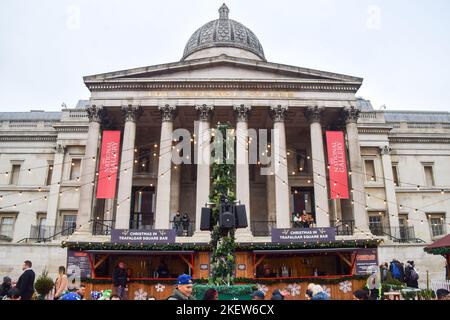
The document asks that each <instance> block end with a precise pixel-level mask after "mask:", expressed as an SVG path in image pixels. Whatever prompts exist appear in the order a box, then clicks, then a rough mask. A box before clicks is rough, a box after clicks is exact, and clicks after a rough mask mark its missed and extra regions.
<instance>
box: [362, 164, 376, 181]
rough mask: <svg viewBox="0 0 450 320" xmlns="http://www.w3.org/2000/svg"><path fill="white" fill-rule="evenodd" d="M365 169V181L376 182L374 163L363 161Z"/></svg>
mask: <svg viewBox="0 0 450 320" xmlns="http://www.w3.org/2000/svg"><path fill="white" fill-rule="evenodd" d="M364 164H365V167H366V181H377V177H376V176H375V163H374V161H373V160H365V161H364Z"/></svg>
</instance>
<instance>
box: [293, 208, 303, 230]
mask: <svg viewBox="0 0 450 320" xmlns="http://www.w3.org/2000/svg"><path fill="white" fill-rule="evenodd" d="M292 221H293V222H294V228H295V229H300V228H302V227H303V225H302V217H301V216H300V213H298V212H297V213H296V214H294V217H293V219H292Z"/></svg>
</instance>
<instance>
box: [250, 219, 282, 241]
mask: <svg viewBox="0 0 450 320" xmlns="http://www.w3.org/2000/svg"><path fill="white" fill-rule="evenodd" d="M276 226H277V222H276V221H275V220H253V221H251V224H250V228H251V230H252V233H253V236H255V237H267V236H270V235H271V234H272V228H275V227H276Z"/></svg>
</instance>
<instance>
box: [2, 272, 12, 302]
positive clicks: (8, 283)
mask: <svg viewBox="0 0 450 320" xmlns="http://www.w3.org/2000/svg"><path fill="white" fill-rule="evenodd" d="M11 283H12V280H11V278H10V277H4V278H3V283H2V284H1V285H0V299H1V298H3V297H5V296H6V295H8V291H9V290H10V289H11V288H12V284H11Z"/></svg>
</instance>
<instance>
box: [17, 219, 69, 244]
mask: <svg viewBox="0 0 450 320" xmlns="http://www.w3.org/2000/svg"><path fill="white" fill-rule="evenodd" d="M75 229H76V223H74V222H65V223H63V225H61V226H56V227H55V226H46V225H32V226H31V228H30V236H29V237H28V238H24V239H21V240H19V241H18V243H23V242H25V243H28V242H50V241H52V240H57V239H60V238H61V237H67V236H70V235H71V234H73V233H74V232H75Z"/></svg>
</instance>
